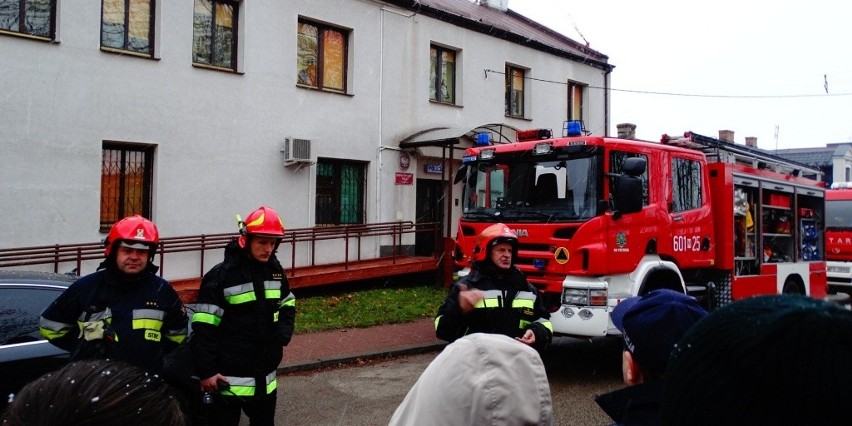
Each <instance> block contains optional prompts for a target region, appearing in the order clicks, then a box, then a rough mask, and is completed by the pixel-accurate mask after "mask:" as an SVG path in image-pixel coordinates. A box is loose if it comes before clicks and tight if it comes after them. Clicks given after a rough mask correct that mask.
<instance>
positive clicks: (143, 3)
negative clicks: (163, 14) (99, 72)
mask: <svg viewBox="0 0 852 426" xmlns="http://www.w3.org/2000/svg"><path fill="white" fill-rule="evenodd" d="M156 3H157V0H103V3H102V9H101V47H106V48H111V49H119V50H127V51H130V52H136V53H142V54H145V55H148V56H153V55H154V45H153V40H154V7H155V6H156Z"/></svg>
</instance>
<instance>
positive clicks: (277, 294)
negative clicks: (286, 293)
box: [263, 288, 281, 299]
mask: <svg viewBox="0 0 852 426" xmlns="http://www.w3.org/2000/svg"><path fill="white" fill-rule="evenodd" d="M263 295H264V296H265V297H266V298H267V299H279V298H281V289H280V288H278V289H266V290H265V291H264V292H263Z"/></svg>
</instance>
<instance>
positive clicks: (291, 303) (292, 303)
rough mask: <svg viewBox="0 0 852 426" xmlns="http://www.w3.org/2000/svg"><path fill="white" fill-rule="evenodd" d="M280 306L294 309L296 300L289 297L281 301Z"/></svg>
mask: <svg viewBox="0 0 852 426" xmlns="http://www.w3.org/2000/svg"><path fill="white" fill-rule="evenodd" d="M281 306H289V307H291V308H295V307H296V298H295V297H291V298H287V299H284V300H282V301H281Z"/></svg>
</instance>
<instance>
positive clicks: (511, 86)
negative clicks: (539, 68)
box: [505, 64, 528, 118]
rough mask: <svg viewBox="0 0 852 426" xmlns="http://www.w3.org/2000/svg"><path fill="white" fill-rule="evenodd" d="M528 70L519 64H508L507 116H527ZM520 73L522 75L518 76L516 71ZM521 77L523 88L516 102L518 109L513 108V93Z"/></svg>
mask: <svg viewBox="0 0 852 426" xmlns="http://www.w3.org/2000/svg"><path fill="white" fill-rule="evenodd" d="M527 71H528V70H526V69H524V68H521V67H519V66H515V65H510V64H506V93H505V94H506V100H505V102H506V108H505V110H506V111H505V112H506V117H511V118H526V96H527V92H526V79H527ZM516 72H518V73H520V76H516V75H515V73H516ZM518 77H519V78H520V84H521V90H520V96H516V99H517V100H518V102H517V104H516V108H515V109H516V110H513V108H512V107H513V105H512V95H513V94H514V93H515V92H516V87H515V80H516V79H517V78H518Z"/></svg>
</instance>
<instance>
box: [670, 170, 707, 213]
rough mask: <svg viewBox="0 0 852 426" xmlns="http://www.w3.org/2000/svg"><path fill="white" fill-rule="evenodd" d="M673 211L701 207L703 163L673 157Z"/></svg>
mask: <svg viewBox="0 0 852 426" xmlns="http://www.w3.org/2000/svg"><path fill="white" fill-rule="evenodd" d="M672 192H673V194H672V208H671V211H672V212H682V211H686V210H692V209H697V208H699V207H701V164H699V163H698V162H697V161H693V160H686V159H683V158H674V159H672Z"/></svg>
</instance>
